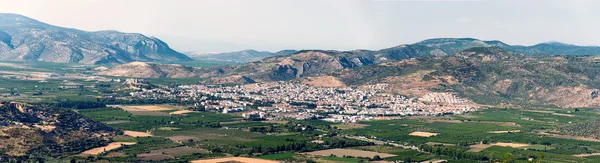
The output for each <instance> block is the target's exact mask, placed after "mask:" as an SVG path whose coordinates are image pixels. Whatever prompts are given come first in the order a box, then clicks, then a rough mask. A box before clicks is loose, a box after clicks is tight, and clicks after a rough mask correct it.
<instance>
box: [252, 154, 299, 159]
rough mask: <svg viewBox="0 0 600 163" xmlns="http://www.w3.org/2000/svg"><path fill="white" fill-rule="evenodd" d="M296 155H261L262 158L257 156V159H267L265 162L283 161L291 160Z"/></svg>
mask: <svg viewBox="0 0 600 163" xmlns="http://www.w3.org/2000/svg"><path fill="white" fill-rule="evenodd" d="M296 155H298V154H295V153H277V154H270V155H262V156H258V157H257V158H261V159H267V160H285V159H289V158H293V157H294V156H296Z"/></svg>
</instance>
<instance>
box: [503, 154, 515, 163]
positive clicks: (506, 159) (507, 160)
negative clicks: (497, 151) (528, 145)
mask: <svg viewBox="0 0 600 163" xmlns="http://www.w3.org/2000/svg"><path fill="white" fill-rule="evenodd" d="M513 158H514V155H513V154H510V153H506V154H504V159H502V163H510V162H512V160H513Z"/></svg>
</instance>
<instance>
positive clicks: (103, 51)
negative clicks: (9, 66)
mask: <svg viewBox="0 0 600 163" xmlns="http://www.w3.org/2000/svg"><path fill="white" fill-rule="evenodd" d="M0 60H20V61H45V62H65V63H66V62H69V63H83V64H119V63H127V62H133V61H181V60H191V58H189V57H187V56H186V55H183V54H181V53H179V52H176V51H175V50H173V49H171V48H169V46H168V45H167V44H166V43H165V42H163V41H161V40H159V39H158V38H154V37H146V36H144V35H142V34H137V33H121V32H117V31H99V32H87V31H81V30H77V29H71V28H63V27H57V26H53V25H49V24H46V23H42V22H39V21H37V20H34V19H31V18H28V17H25V16H22V15H16V14H0Z"/></svg>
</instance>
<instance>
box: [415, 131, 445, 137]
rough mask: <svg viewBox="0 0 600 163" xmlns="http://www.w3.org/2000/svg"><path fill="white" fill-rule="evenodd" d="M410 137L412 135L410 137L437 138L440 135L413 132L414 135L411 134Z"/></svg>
mask: <svg viewBox="0 0 600 163" xmlns="http://www.w3.org/2000/svg"><path fill="white" fill-rule="evenodd" d="M408 135H410V136H420V137H432V136H437V135H438V133H432V132H421V131H416V132H412V133H410V134H408Z"/></svg>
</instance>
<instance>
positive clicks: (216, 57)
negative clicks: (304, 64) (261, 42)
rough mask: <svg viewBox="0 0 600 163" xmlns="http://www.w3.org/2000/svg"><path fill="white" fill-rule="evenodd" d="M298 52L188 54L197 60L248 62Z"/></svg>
mask: <svg viewBox="0 0 600 163" xmlns="http://www.w3.org/2000/svg"><path fill="white" fill-rule="evenodd" d="M295 52H297V51H296V50H281V51H278V52H275V53H272V52H268V51H256V50H252V49H249V50H242V51H237V52H228V53H194V52H191V53H188V55H189V56H190V57H192V58H194V59H196V60H212V61H224V62H237V63H248V62H253V61H258V60H261V59H263V58H267V57H272V56H285V55H290V54H292V53H295Z"/></svg>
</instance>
